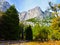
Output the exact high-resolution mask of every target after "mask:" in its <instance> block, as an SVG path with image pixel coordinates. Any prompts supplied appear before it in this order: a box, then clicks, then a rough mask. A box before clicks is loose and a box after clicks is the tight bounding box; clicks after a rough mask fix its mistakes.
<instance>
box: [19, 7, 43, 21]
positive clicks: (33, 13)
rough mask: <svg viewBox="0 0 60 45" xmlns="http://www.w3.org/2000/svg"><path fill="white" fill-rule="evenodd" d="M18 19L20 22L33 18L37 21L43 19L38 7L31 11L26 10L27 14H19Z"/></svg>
mask: <svg viewBox="0 0 60 45" xmlns="http://www.w3.org/2000/svg"><path fill="white" fill-rule="evenodd" d="M19 17H20V21H24V20H28V19H31V18H35V17H36V18H39V19H43V18H44V12H43V11H42V10H41V9H40V7H38V6H37V7H35V8H33V9H31V10H28V11H27V12H21V13H20V15H19Z"/></svg>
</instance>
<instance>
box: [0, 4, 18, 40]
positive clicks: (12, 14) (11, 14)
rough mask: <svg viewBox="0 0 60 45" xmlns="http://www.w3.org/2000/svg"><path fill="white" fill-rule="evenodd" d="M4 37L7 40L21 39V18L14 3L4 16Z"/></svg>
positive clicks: (2, 28) (2, 27)
mask: <svg viewBox="0 0 60 45" xmlns="http://www.w3.org/2000/svg"><path fill="white" fill-rule="evenodd" d="M2 18H3V20H2V26H1V30H2V32H3V33H2V35H3V36H2V37H3V38H4V39H5V40H17V39H19V18H18V12H17V10H16V8H15V6H14V5H12V6H11V7H10V8H9V9H7V11H6V12H5V13H4V15H3V16H2Z"/></svg>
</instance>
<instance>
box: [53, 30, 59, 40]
mask: <svg viewBox="0 0 60 45" xmlns="http://www.w3.org/2000/svg"><path fill="white" fill-rule="evenodd" d="M52 39H53V40H60V32H58V31H56V30H55V31H54V33H53V34H52Z"/></svg>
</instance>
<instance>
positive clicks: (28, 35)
mask: <svg viewBox="0 0 60 45" xmlns="http://www.w3.org/2000/svg"><path fill="white" fill-rule="evenodd" d="M25 33H26V40H32V39H33V34H32V29H31V26H29V27H27V28H26V31H25Z"/></svg>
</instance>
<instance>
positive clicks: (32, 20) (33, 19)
mask: <svg viewBox="0 0 60 45" xmlns="http://www.w3.org/2000/svg"><path fill="white" fill-rule="evenodd" d="M26 21H28V22H34V23H36V22H37V20H36V19H35V18H31V19H28V20H26Z"/></svg>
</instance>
